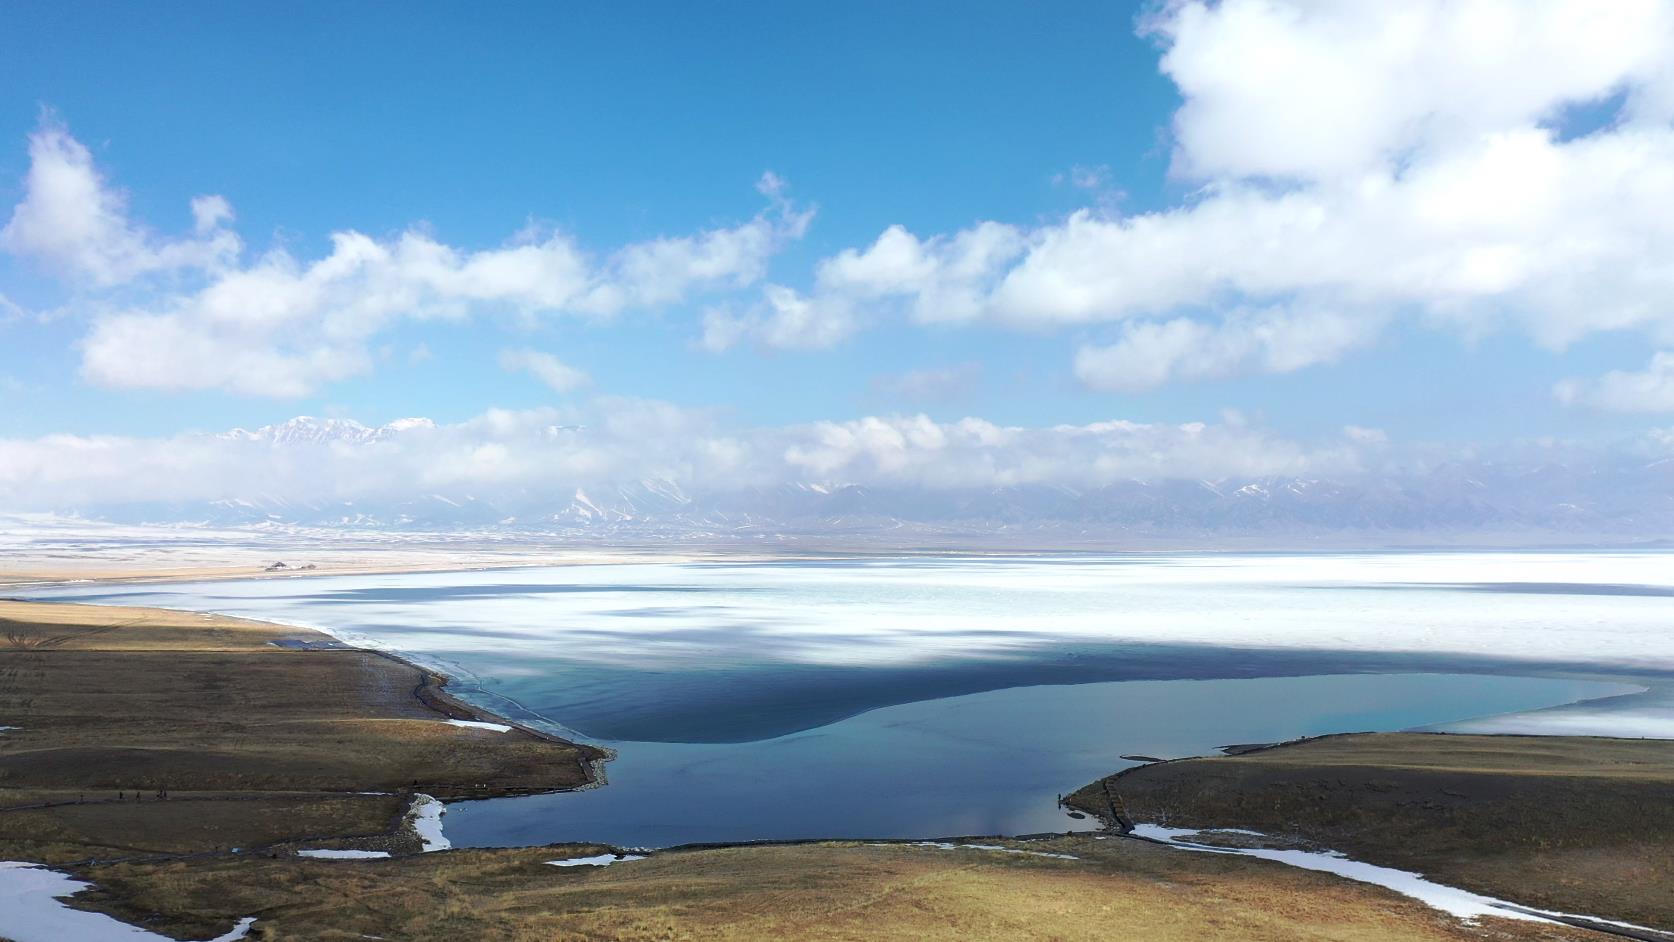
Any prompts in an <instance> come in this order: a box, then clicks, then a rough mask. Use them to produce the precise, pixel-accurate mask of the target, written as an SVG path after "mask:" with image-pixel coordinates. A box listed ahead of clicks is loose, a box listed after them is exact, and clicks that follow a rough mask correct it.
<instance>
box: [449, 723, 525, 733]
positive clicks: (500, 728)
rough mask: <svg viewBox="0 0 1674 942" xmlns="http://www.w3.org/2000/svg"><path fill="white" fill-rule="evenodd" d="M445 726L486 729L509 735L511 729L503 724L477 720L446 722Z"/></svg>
mask: <svg viewBox="0 0 1674 942" xmlns="http://www.w3.org/2000/svg"><path fill="white" fill-rule="evenodd" d="M447 724H448V725H449V726H463V727H465V728H466V729H486V730H491V731H493V732H496V733H509V732H511V731H512V728H511V727H510V726H507V725H506V724H504V723H483V722H480V721H478V720H448V721H447Z"/></svg>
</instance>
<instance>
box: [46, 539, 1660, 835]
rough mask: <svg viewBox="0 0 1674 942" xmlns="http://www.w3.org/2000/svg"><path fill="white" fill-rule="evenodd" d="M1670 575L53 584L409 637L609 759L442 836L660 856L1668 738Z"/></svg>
mask: <svg viewBox="0 0 1674 942" xmlns="http://www.w3.org/2000/svg"><path fill="white" fill-rule="evenodd" d="M1671 562H1674V556H1670V555H1668V554H1662V553H1649V552H1647V553H1445V554H1443V553H1437V554H1421V553H1392V554H1319V555H1211V554H1189V555H1160V556H1159V555H1149V556H1097V557H1095V556H1053V557H1005V558H970V557H899V558H865V559H837V560H827V559H791V560H780V561H773V562H752V563H695V564H655V565H652V564H648V565H610V566H573V567H557V568H545V569H513V570H496V571H480V572H463V573H440V574H414V575H396V576H344V577H326V576H321V577H308V578H295V579H267V580H250V581H237V582H204V583H179V584H170V585H158V586H121V587H110V586H104V587H87V588H84V589H67V590H57V591H54V592H51V593H47V592H41V593H38V595H40V596H43V597H45V596H48V595H51V596H53V597H59V598H63V597H74V598H79V599H83V600H86V601H100V602H108V603H114V604H147V605H159V606H164V607H171V608H182V609H191V610H203V611H217V612H226V613H231V614H237V615H243V616H248V617H254V618H265V619H270V620H274V621H280V622H288V623H292V624H299V625H309V626H315V627H321V628H325V629H328V630H330V631H333V632H335V633H337V634H339V635H341V636H343V637H345V638H348V639H350V640H355V641H360V642H366V643H371V644H375V645H378V646H381V647H386V648H390V649H393V650H398V651H401V652H404V653H406V654H409V655H412V656H414V657H416V658H417V659H420V660H423V661H426V662H428V663H431V664H433V665H435V666H437V667H440V668H441V669H443V670H445V671H446V672H447V673H449V674H450V675H451V676H453V677H455V678H457V681H456V682H457V684H458V688H457V689H458V692H460V693H461V694H462V695H464V696H466V697H467V698H469V699H474V700H476V701H478V702H480V703H482V704H484V705H485V706H488V707H489V708H491V709H495V710H498V711H501V712H505V713H508V714H511V715H513V716H516V717H517V718H519V719H525V720H539V721H543V722H547V723H550V724H553V725H554V726H555V727H560V728H562V729H564V730H569V731H573V732H574V733H575V734H579V735H582V736H585V737H588V738H590V739H592V740H594V741H597V742H602V743H605V744H607V745H610V746H612V747H613V748H615V749H617V750H618V751H619V753H620V758H618V759H617V760H615V761H614V762H612V763H610V765H609V768H608V775H609V777H610V782H611V784H610V785H609V786H607V787H605V788H603V789H598V790H594V791H590V792H584V793H578V794H570V795H553V796H540V797H536V798H520V799H510V800H504V801H493V802H482V803H476V804H471V805H457V806H454V808H453V809H452V810H451V811H450V813H449V815H448V833H449V836H450V837H451V838H453V839H454V841H455V843H456V844H461V845H469V844H500V843H506V844H510V843H544V842H549V841H558V840H601V841H607V842H611V843H616V844H622V845H630V846H665V845H668V844H675V843H685V842H691V841H708V840H742V839H765V838H787V837H812V836H842V837H934V836H946V835H957V834H987V833H1028V832H1031V831H1042V830H1065V829H1067V828H1068V827H1071V826H1079V825H1080V823H1079V822H1075V821H1073V820H1071V819H1069V818H1067V817H1066V816H1064V815H1063V813H1062V812H1061V811H1059V810H1058V809H1057V808H1056V801H1055V799H1056V796H1057V795H1058V794H1059V793H1067V792H1069V791H1071V790H1073V789H1075V788H1077V787H1079V786H1080V785H1082V784H1085V783H1086V782H1087V781H1089V780H1091V779H1092V778H1094V777H1096V776H1098V775H1102V774H1105V773H1107V772H1109V771H1112V770H1114V769H1116V768H1120V767H1122V766H1123V765H1125V764H1126V763H1125V762H1123V761H1122V760H1121V759H1120V756H1121V755H1122V754H1134V753H1138V754H1146V755H1160V756H1175V755H1187V754H1198V753H1202V752H1206V751H1210V750H1212V749H1213V748H1215V747H1217V746H1219V745H1223V744H1226V743H1232V742H1248V741H1268V740H1274V739H1283V738H1289V737H1292V736H1297V735H1304V734H1314V733H1324V732H1334V731H1345V730H1361V729H1402V728H1410V727H1420V726H1432V725H1438V724H1448V723H1452V722H1459V721H1471V722H1472V724H1473V725H1472V726H1471V727H1470V728H1475V729H1484V730H1494V729H1501V728H1503V729H1512V728H1516V729H1517V730H1518V731H1529V730H1535V731H1539V730H1541V729H1544V728H1550V729H1551V730H1552V731H1555V732H1556V731H1561V732H1592V733H1606V734H1612V735H1663V736H1674V705H1670V704H1668V703H1667V702H1666V700H1667V695H1666V693H1665V692H1664V691H1663V690H1662V689H1661V687H1660V686H1659V685H1660V683H1661V681H1662V679H1663V678H1665V677H1668V676H1670V674H1671V672H1674V617H1671V616H1674V566H1671V565H1670V563H1671ZM1643 686H1651V687H1653V688H1656V689H1653V690H1652V691H1651V692H1649V693H1646V694H1637V693H1636V691H1638V690H1640V689H1641V687H1643ZM1623 694H1627V695H1625V696H1624V695H1623ZM1600 697H1611V698H1612V699H1605V700H1597V699H1594V702H1592V703H1589V704H1585V705H1582V706H1577V707H1567V708H1560V709H1557V710H1542V708H1546V707H1554V706H1559V705H1563V704H1569V703H1572V702H1574V701H1577V700H1583V699H1589V698H1600ZM1504 714H1513V715H1512V716H1502V715H1504ZM1484 718H1492V719H1484Z"/></svg>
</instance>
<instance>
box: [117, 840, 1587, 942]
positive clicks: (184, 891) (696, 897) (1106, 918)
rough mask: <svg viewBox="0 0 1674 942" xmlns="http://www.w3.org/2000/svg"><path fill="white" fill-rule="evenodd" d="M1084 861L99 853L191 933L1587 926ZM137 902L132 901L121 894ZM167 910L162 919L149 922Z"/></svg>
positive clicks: (883, 853)
mask: <svg viewBox="0 0 1674 942" xmlns="http://www.w3.org/2000/svg"><path fill="white" fill-rule="evenodd" d="M1029 846H1031V847H1040V846H1046V847H1050V848H1051V849H1054V850H1057V851H1060V852H1067V853H1073V854H1076V855H1077V856H1079V857H1080V858H1081V859H1079V860H1056V859H1046V858H1038V857H1025V856H1018V855H1009V854H999V853H991V852H985V851H977V850H956V851H940V850H935V849H930V848H923V847H912V846H900V845H894V846H882V847H880V846H869V845H858V844H823V845H803V846H790V847H749V848H730V849H722V850H704V851H685V852H669V853H663V854H659V855H656V856H654V857H652V858H651V859H648V860H643V861H635V862H631V863H621V864H616V865H613V866H610V867H605V868H566V869H560V868H555V867H549V866H546V865H544V863H543V861H546V860H552V859H554V858H557V857H569V856H577V855H581V854H587V853H591V852H593V850H594V848H587V847H578V848H533V849H523V850H506V851H456V852H452V853H447V854H425V855H422V856H419V857H410V858H405V859H393V860H386V861H368V862H361V861H354V862H336V861H306V860H294V859H291V860H229V859H225V858H219V859H214V860H206V861H190V862H182V863H170V864H158V865H132V864H128V865H120V866H112V867H104V868H99V869H96V870H94V871H92V873H91V876H92V877H93V878H94V879H95V880H97V881H98V882H99V884H100V885H101V886H104V887H106V888H108V890H110V891H112V892H113V893H115V894H116V895H118V896H120V897H121V898H122V899H124V900H127V901H129V902H128V904H127V906H126V907H125V908H124V907H118V909H117V911H118V912H119V913H120V914H121V915H123V916H125V917H127V918H129V919H140V918H144V917H145V916H147V915H151V916H153V918H154V922H153V924H154V925H156V926H157V927H159V928H165V927H166V928H170V929H173V930H175V931H185V932H195V933H196V934H197V936H196V937H199V938H201V937H204V936H205V935H207V934H208V933H211V932H214V931H222V930H224V929H225V928H226V927H227V926H229V925H231V923H232V922H233V920H234V919H236V918H237V917H239V916H241V915H246V914H251V913H257V914H260V920H259V921H258V923H257V926H258V928H259V929H260V931H261V937H262V938H263V939H270V940H293V939H308V940H316V939H317V940H333V939H357V938H361V937H363V936H367V935H374V936H383V937H386V938H400V939H408V940H414V942H424V940H438V942H440V940H449V942H454V940H466V939H495V940H509V942H549V940H554V939H565V940H571V939H574V940H594V939H597V940H603V939H613V940H615V939H620V940H652V939H656V940H698V939H704V940H709V939H714V940H766V939H809V940H839V939H841V940H860V939H901V940H907V939H912V940H920V939H922V940H964V939H1006V940H1011V939H1055V940H1094V939H1112V938H1133V939H1148V940H1152V939H1154V940H1161V942H1174V940H1199V939H1239V940H1280V939H1283V940H1296V939H1307V940H1343V942H1374V940H1376V942H1402V940H1414V942H1416V940H1426V942H1440V940H1454V939H1484V938H1490V939H1496V938H1497V939H1570V940H1574V939H1582V938H1585V937H1586V936H1585V934H1582V933H1579V932H1575V931H1572V930H1567V929H1559V928H1555V927H1536V926H1530V925H1527V924H1511V923H1502V922H1499V921H1493V920H1490V921H1489V924H1487V925H1484V926H1480V927H1467V926H1465V925H1463V924H1461V923H1459V922H1458V921H1456V920H1453V919H1450V918H1448V917H1446V916H1443V915H1442V914H1439V913H1437V912H1435V911H1434V910H1430V909H1428V908H1427V907H1425V906H1423V905H1422V904H1419V903H1416V902H1413V901H1411V900H1406V899H1403V898H1401V897H1398V896H1395V895H1394V894H1391V893H1388V892H1386V891H1383V890H1380V889H1377V888H1375V887H1369V886H1366V885H1363V884H1355V883H1349V882H1347V881H1342V880H1336V879H1332V878H1329V877H1324V876H1321V875H1319V874H1314V873H1309V872H1305V871H1298V870H1293V869H1290V868H1286V867H1282V866H1279V865H1268V864H1265V863H1263V862H1260V861H1250V860H1243V859H1236V858H1227V857H1219V856H1212V855H1200V854H1186V853H1180V852H1178V851H1171V850H1166V849H1163V848H1158V847H1154V846H1151V845H1146V844H1141V843H1138V842H1133V841H1120V840H1112V841H1096V840H1094V839H1092V838H1090V837H1078V838H1073V839H1061V840H1057V841H1054V842H1052V843H1051V844H1048V845H1029ZM136 903H137V904H138V905H139V908H138V909H136V908H134V906H135V904H136ZM158 914H164V915H166V916H167V917H168V918H167V919H166V920H164V919H162V918H157V915H158Z"/></svg>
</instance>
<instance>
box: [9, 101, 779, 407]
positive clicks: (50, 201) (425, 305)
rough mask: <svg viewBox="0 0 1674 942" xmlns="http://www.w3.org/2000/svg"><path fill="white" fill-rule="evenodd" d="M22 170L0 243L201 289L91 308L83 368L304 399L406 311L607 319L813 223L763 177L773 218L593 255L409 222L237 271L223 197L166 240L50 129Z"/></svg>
mask: <svg viewBox="0 0 1674 942" xmlns="http://www.w3.org/2000/svg"><path fill="white" fill-rule="evenodd" d="M30 160H31V163H30V171H29V178H28V180H27V182H26V186H25V190H26V194H25V198H24V201H23V202H22V203H21V204H19V206H18V207H17V209H16V210H15V211H14V213H13V215H12V220H11V222H10V224H9V225H8V226H7V227H6V229H5V230H4V233H0V241H3V244H4V247H5V248H6V249H7V250H8V251H11V252H13V253H16V254H20V255H31V256H35V257H39V258H42V259H44V260H46V261H49V262H51V263H52V264H53V265H54V266H55V267H57V268H59V269H60V270H62V271H63V272H65V273H66V274H67V275H71V276H75V277H83V276H85V277H90V278H91V279H92V280H93V281H94V282H96V283H98V284H100V285H103V286H106V287H117V286H121V285H124V284H125V283H128V282H131V281H132V280H133V279H135V278H138V277H140V276H142V275H145V274H147V273H149V272H156V271H162V270H169V269H186V270H196V271H197V272H198V279H197V283H196V284H192V285H187V286H181V285H178V284H174V283H171V284H169V285H166V286H162V287H156V288H155V289H153V290H146V291H141V292H138V293H137V295H136V293H135V292H132V291H129V292H125V293H122V294H119V295H112V296H110V297H108V298H106V299H102V300H95V301H92V302H89V303H88V304H87V305H86V308H87V309H90V310H92V311H94V312H95V316H94V319H93V324H92V327H91V330H90V331H89V333H88V335H87V337H86V338H85V339H84V341H83V342H82V352H83V360H82V371H83V373H84V375H85V376H86V377H87V378H88V379H90V380H92V381H93V382H95V383H99V384H101V385H105V386H113V387H121V388H156V389H226V390H231V391H235V392H240V393H247V394H252V395H266V396H281V397H284V396H299V395H304V394H307V393H309V392H311V391H313V390H314V389H315V388H317V387H318V386H320V385H321V384H324V383H329V382H332V381H335V380H340V379H343V378H345V377H348V376H352V375H355V374H358V373H362V372H365V371H367V370H369V369H370V368H371V364H372V362H373V358H372V356H371V355H370V353H369V351H368V343H369V340H370V338H372V337H373V336H374V335H376V334H377V333H379V332H380V331H382V330H384V329H385V328H387V327H388V326H390V325H391V324H392V323H393V322H394V321H396V320H398V319H401V318H460V317H466V316H470V315H472V314H474V313H478V312H484V311H505V312H512V313H517V314H521V315H524V316H535V315H551V314H573V315H580V316H586V317H594V318H609V317H612V316H614V315H616V314H618V313H620V312H622V311H625V310H630V309H646V308H657V307H661V306H664V305H668V304H672V303H675V302H678V301H681V300H683V299H685V298H687V297H689V296H690V295H692V294H694V293H700V292H706V291H716V290H736V289H738V288H741V287H745V286H748V285H750V284H753V283H755V282H757V281H759V280H760V279H761V278H762V277H763V275H764V274H765V272H766V267H767V263H768V260H769V259H770V258H771V257H772V256H773V254H774V253H775V252H777V251H778V250H779V249H780V248H781V247H782V246H783V245H784V244H785V243H786V242H788V241H790V240H794V239H797V238H800V237H801V236H802V234H803V233H804V232H805V231H806V229H807V226H808V224H809V221H810V219H811V218H812V211H808V210H800V209H798V208H797V207H795V206H793V205H792V204H790V203H789V202H788V201H787V200H786V198H785V196H784V193H783V191H784V183H783V181H782V180H780V179H779V178H777V177H775V176H773V175H772V174H768V175H765V176H764V177H763V178H762V181H761V183H760V184H759V185H758V189H759V190H760V191H761V192H762V193H763V194H764V195H765V196H766V197H767V198H768V200H769V204H770V205H769V208H768V209H765V210H763V211H762V212H760V213H758V214H757V215H756V216H754V217H753V218H751V219H749V220H747V221H745V222H743V223H740V224H738V225H735V226H731V227H724V228H716V229H709V230H705V231H702V232H698V233H696V234H692V235H685V236H667V237H660V238H655V239H650V240H647V241H643V242H638V243H633V244H629V245H626V246H623V247H621V248H619V249H617V250H616V251H614V252H611V253H609V254H606V255H603V256H595V255H593V254H592V253H589V252H587V251H586V250H584V249H583V248H582V247H581V246H580V245H579V244H578V243H577V242H576V241H575V240H574V239H573V238H571V237H570V236H568V235H567V234H565V233H561V232H556V231H552V232H538V231H533V230H525V231H524V232H522V233H519V234H518V236H517V237H516V238H514V239H513V240H512V241H511V242H509V243H508V244H506V245H504V246H501V247H499V248H494V249H482V250H475V251H473V250H467V249H461V248H456V247H454V246H451V245H447V244H445V243H443V242H441V241H439V240H437V239H436V238H435V237H433V236H432V235H430V234H428V233H427V232H424V231H423V230H421V229H417V228H414V229H409V230H407V231H405V232H402V233H400V234H399V235H396V236H393V237H389V238H382V239H380V238H375V237H372V236H369V235H365V234H363V233H360V232H355V231H353V230H345V231H341V232H338V233H335V234H334V235H333V236H332V251H331V253H330V254H329V255H327V256H325V257H324V258H320V259H316V260H313V261H305V260H301V259H298V258H296V257H295V256H293V255H292V254H291V253H290V252H288V251H286V250H284V249H274V250H272V251H269V252H267V253H266V254H264V255H261V256H259V257H257V258H255V259H253V260H250V261H248V262H243V261H241V260H240V258H239V254H240V251H241V245H240V243H239V240H238V238H237V236H235V235H234V234H233V233H232V232H231V231H230V230H228V229H226V228H224V227H225V226H226V225H227V224H228V223H229V222H231V220H232V219H233V210H232V207H231V205H230V204H228V202H227V201H226V200H225V199H223V198H221V197H219V196H205V197H199V198H198V199H195V200H193V201H192V214H193V218H194V224H195V226H194V230H195V233H196V235H195V236H194V237H193V238H187V239H179V240H172V241H171V240H166V239H161V238H159V237H156V236H154V235H152V234H150V233H149V232H147V231H145V230H144V229H142V228H140V227H139V226H137V225H136V224H134V223H133V222H131V221H130V220H129V219H128V218H127V215H126V209H125V205H124V203H125V201H124V199H123V198H122V196H121V194H120V193H118V192H116V191H114V190H112V189H111V188H110V187H109V186H108V185H107V183H106V182H105V180H104V179H103V178H102V177H101V176H100V174H99V172H98V170H97V169H96V168H95V166H94V164H93V160H92V156H91V155H90V154H89V153H88V151H87V149H86V148H85V147H83V146H82V145H81V144H80V143H79V142H77V141H76V140H75V139H74V138H72V137H70V135H69V133H68V132H67V131H66V130H65V129H64V128H63V127H62V126H61V125H59V124H57V123H55V122H52V121H48V122H46V123H44V124H43V126H42V128H41V129H40V130H39V131H38V132H36V134H35V135H33V136H32V137H31V139H30ZM136 297H137V298H138V300H135V298H136Z"/></svg>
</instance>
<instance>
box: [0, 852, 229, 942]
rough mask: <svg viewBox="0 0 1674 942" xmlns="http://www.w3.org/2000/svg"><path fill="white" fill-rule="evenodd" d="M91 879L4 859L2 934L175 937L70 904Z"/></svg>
mask: <svg viewBox="0 0 1674 942" xmlns="http://www.w3.org/2000/svg"><path fill="white" fill-rule="evenodd" d="M89 886H92V884H90V883H87V882H85V881H82V880H77V879H75V878H73V877H71V876H70V875H68V874H64V873H59V872H58V871H56V870H48V869H46V868H45V867H40V866H37V865H35V864H32V863H26V862H23V861H16V860H8V861H0V937H4V938H7V939H11V940H12V942H173V940H171V939H169V938H168V937H167V936H162V935H158V934H157V933H155V932H148V931H146V930H145V929H141V928H140V927H138V926H130V925H128V924H127V923H125V922H120V921H118V920H116V919H113V918H111V917H110V916H107V915H105V914H104V913H90V912H83V911H82V910H79V909H71V908H70V907H69V906H66V905H65V904H64V902H63V900H64V899H65V898H66V897H69V896H73V895H75V894H76V893H79V892H81V891H82V890H85V889H87V888H88V887H89ZM255 922H256V919H255V917H254V916H246V917H245V918H243V919H240V920H239V921H238V925H236V926H234V927H233V929H232V931H230V932H227V933H225V934H224V935H220V936H217V937H216V938H214V939H213V940H211V942H234V940H237V939H242V938H244V937H245V936H247V935H249V934H250V927H251V926H253V925H255Z"/></svg>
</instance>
